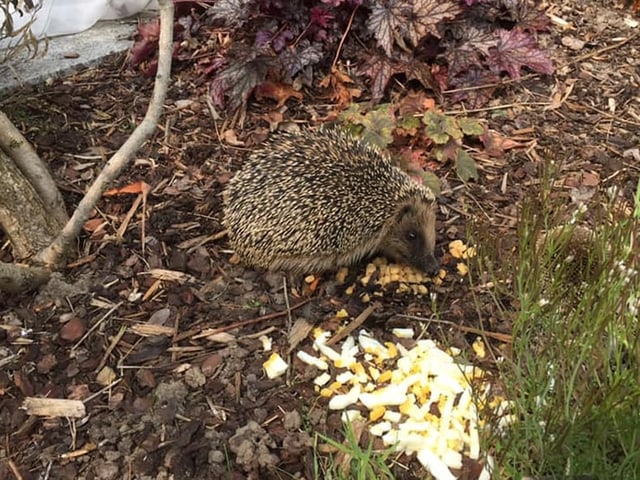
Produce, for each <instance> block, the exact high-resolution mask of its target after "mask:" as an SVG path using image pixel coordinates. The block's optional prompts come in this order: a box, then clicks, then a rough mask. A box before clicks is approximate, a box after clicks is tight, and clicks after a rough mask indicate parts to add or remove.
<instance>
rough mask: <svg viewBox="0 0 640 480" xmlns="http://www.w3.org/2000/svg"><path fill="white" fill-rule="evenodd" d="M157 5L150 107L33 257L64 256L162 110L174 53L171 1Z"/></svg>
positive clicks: (51, 259)
mask: <svg viewBox="0 0 640 480" xmlns="http://www.w3.org/2000/svg"><path fill="white" fill-rule="evenodd" d="M158 4H159V6H160V39H159V48H158V52H159V53H158V72H157V73H156V79H155V85H154V88H153V94H152V96H151V101H150V102H149V108H148V109H147V113H146V115H145V117H144V120H142V122H141V123H140V125H138V127H137V128H136V129H135V130H134V131H133V133H132V134H131V136H130V137H129V138H128V139H127V141H126V142H125V143H124V144H123V145H122V147H120V148H119V149H118V151H117V152H116V153H115V154H114V155H113V157H111V159H110V160H109V161H108V162H107V164H106V165H105V167H104V169H103V170H102V172H100V174H99V175H98V177H97V178H96V179H95V181H94V182H93V185H91V187H90V188H89V190H88V191H87V193H86V194H85V196H84V197H83V198H82V200H81V201H80V203H79V204H78V207H77V208H76V210H75V212H73V215H72V216H71V219H70V220H69V221H68V222H67V224H66V225H65V226H64V228H63V229H62V231H61V232H60V234H59V235H58V236H57V237H56V239H55V240H54V241H53V242H52V243H51V245H49V246H48V247H47V248H46V249H44V250H42V251H41V252H40V253H39V254H38V255H37V256H36V261H37V262H38V263H41V264H43V265H46V266H48V267H55V266H57V265H58V263H59V262H60V261H61V259H62V258H63V256H64V251H65V249H66V248H68V246H69V245H71V243H72V242H73V241H74V240H75V239H76V237H77V236H78V235H79V234H80V230H81V229H82V226H83V225H84V223H85V222H86V221H87V219H88V218H89V215H90V214H91V211H92V210H93V208H94V207H95V205H96V204H97V203H98V201H99V200H100V197H101V196H102V194H103V193H104V191H105V190H106V189H107V186H108V185H109V183H110V182H111V181H113V180H114V179H115V178H116V177H117V176H118V175H119V174H120V172H121V171H122V170H123V169H124V168H125V167H126V166H127V165H128V164H129V163H130V162H131V159H132V158H133V155H134V154H135V152H136V151H137V150H138V149H139V148H140V146H141V145H142V144H143V143H144V142H145V141H146V140H147V139H148V138H149V137H150V136H151V135H152V134H153V132H154V131H155V129H156V127H157V125H158V120H159V119H160V115H161V113H162V108H163V106H164V100H165V97H166V94H167V88H168V85H169V79H170V75H171V55H172V53H173V1H172V0H159V1H158Z"/></svg>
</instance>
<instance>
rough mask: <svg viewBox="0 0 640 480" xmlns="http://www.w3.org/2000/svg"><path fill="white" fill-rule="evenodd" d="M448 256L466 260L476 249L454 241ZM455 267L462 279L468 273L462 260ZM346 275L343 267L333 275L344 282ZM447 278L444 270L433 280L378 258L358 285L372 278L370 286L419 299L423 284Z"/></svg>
mask: <svg viewBox="0 0 640 480" xmlns="http://www.w3.org/2000/svg"><path fill="white" fill-rule="evenodd" d="M449 253H450V254H451V256H452V257H453V258H456V259H458V260H462V259H464V260H467V259H470V258H472V257H474V256H475V255H476V249H475V248H474V247H468V246H467V245H465V244H464V243H463V242H462V240H454V241H452V242H451V243H449ZM456 268H457V270H458V273H459V274H460V275H461V276H465V275H466V274H467V273H468V271H469V269H468V267H467V265H466V264H465V263H464V262H462V261H459V262H458V263H457V264H456ZM347 275H348V269H347V268H346V267H343V268H341V269H340V270H338V272H337V273H336V280H338V282H340V283H344V282H345V280H346V278H347ZM446 276H447V271H446V270H443V269H440V271H439V272H438V275H436V276H435V277H433V278H431V277H427V276H426V275H424V274H423V273H422V272H420V271H418V270H416V269H414V268H413V267H410V266H408V265H400V264H396V263H389V262H388V261H387V259H385V258H383V257H378V258H375V259H373V261H372V262H371V263H369V264H368V265H367V268H366V270H365V273H364V275H363V276H362V277H361V278H360V283H361V284H362V285H363V286H367V285H369V282H370V281H371V279H372V278H375V280H374V282H373V284H374V285H377V286H379V287H381V288H382V290H385V289H387V288H388V287H389V286H390V285H396V290H395V292H396V293H412V294H414V295H419V296H422V295H427V294H428V293H429V289H428V288H427V286H426V285H425V284H426V283H427V282H431V283H433V284H434V285H440V284H441V283H442V281H443V280H444V278H445V277H446ZM355 289H356V286H355V285H351V286H350V287H349V288H347V289H346V293H347V295H351V294H352V293H353V292H354V291H355ZM376 295H383V293H382V292H376ZM362 300H363V301H364V302H365V303H366V302H368V301H369V300H370V298H368V295H367V294H365V295H364V298H362Z"/></svg>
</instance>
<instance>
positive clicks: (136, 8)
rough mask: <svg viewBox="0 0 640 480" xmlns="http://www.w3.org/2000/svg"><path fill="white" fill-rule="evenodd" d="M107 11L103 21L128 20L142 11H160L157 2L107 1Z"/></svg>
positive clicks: (154, 0) (145, 0) (148, 0)
mask: <svg viewBox="0 0 640 480" xmlns="http://www.w3.org/2000/svg"><path fill="white" fill-rule="evenodd" d="M106 2H107V9H106V11H105V13H104V15H102V17H100V19H101V20H117V19H120V18H127V17H130V16H131V15H135V14H136V13H140V12H141V11H142V10H152V9H156V10H157V9H158V2H157V1H156V0H106Z"/></svg>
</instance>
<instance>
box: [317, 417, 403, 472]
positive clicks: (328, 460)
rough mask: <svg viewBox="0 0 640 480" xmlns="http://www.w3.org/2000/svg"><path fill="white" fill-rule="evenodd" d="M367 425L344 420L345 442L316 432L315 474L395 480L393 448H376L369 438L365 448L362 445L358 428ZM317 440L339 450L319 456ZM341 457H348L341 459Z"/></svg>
mask: <svg viewBox="0 0 640 480" xmlns="http://www.w3.org/2000/svg"><path fill="white" fill-rule="evenodd" d="M360 428H364V425H358V424H355V423H351V422H346V423H344V442H339V441H337V440H334V439H332V438H329V437H327V436H326V435H323V434H321V433H317V434H316V448H314V472H315V473H314V476H315V478H317V479H323V480H393V479H394V478H395V477H394V475H393V473H392V472H391V470H390V469H389V467H388V459H389V457H390V456H391V454H392V453H393V451H392V450H391V449H387V450H384V451H382V452H377V451H375V450H374V448H373V440H370V441H369V442H368V444H367V446H366V447H365V448H363V447H361V446H360V442H359V435H357V434H356V430H357V429H360ZM318 440H321V441H323V442H325V443H326V444H327V445H328V446H329V447H331V448H332V449H333V450H335V451H336V452H337V453H335V454H330V455H327V456H326V457H324V458H320V457H319V456H318V453H317V452H318V448H317V443H318ZM339 457H341V458H342V459H346V461H347V464H346V465H345V461H344V460H338V458H339Z"/></svg>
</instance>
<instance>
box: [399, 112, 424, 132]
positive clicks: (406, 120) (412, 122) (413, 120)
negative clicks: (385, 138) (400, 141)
mask: <svg viewBox="0 0 640 480" xmlns="http://www.w3.org/2000/svg"><path fill="white" fill-rule="evenodd" d="M398 127H400V128H404V129H405V130H413V129H417V128H420V119H419V118H418V117H414V116H413V115H407V116H406V117H402V119H401V120H400V122H398Z"/></svg>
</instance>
